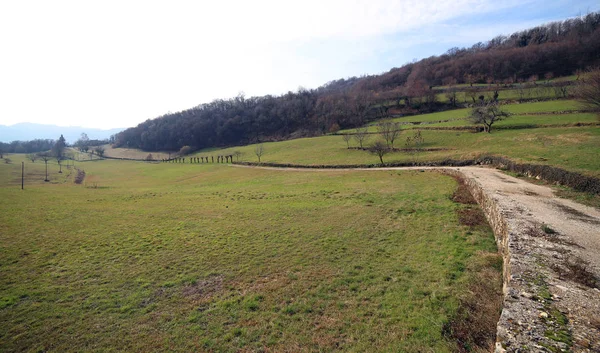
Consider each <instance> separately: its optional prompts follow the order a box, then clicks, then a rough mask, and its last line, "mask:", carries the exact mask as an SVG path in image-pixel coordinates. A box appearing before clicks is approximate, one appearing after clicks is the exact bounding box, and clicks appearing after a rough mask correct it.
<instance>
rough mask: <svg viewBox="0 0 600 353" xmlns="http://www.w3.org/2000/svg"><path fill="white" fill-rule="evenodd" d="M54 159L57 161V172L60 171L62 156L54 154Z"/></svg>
mask: <svg viewBox="0 0 600 353" xmlns="http://www.w3.org/2000/svg"><path fill="white" fill-rule="evenodd" d="M54 159H56V163H58V168H59V170H58V172H59V173H62V160H63V156H62V155H61V156H54Z"/></svg>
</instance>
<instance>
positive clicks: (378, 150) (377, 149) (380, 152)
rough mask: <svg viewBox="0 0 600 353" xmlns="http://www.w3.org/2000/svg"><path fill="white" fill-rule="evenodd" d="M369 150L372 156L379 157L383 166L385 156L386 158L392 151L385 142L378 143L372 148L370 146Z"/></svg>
mask: <svg viewBox="0 0 600 353" xmlns="http://www.w3.org/2000/svg"><path fill="white" fill-rule="evenodd" d="M368 150H369V152H371V153H372V154H374V155H377V157H379V160H380V161H381V164H383V156H385V155H386V154H387V153H388V152H389V151H390V149H389V148H388V146H387V144H385V143H384V142H383V141H376V142H375V143H373V144H372V145H371V146H369V148H368Z"/></svg>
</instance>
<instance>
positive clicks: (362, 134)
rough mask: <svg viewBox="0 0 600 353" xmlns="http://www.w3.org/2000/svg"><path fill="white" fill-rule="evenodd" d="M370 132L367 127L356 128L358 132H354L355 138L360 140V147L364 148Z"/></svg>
mask: <svg viewBox="0 0 600 353" xmlns="http://www.w3.org/2000/svg"><path fill="white" fill-rule="evenodd" d="M368 132H369V130H368V129H367V128H366V127H359V128H358V129H356V133H355V134H354V139H355V140H356V141H358V144H359V145H360V149H363V143H364V142H365V140H367V139H368V137H369V134H368Z"/></svg>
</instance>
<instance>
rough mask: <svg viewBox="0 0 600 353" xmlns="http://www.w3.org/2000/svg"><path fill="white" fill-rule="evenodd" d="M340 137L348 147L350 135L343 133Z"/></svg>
mask: <svg viewBox="0 0 600 353" xmlns="http://www.w3.org/2000/svg"><path fill="white" fill-rule="evenodd" d="M342 139H343V140H344V141H345V142H346V146H347V148H350V140H352V135H350V134H343V135H342Z"/></svg>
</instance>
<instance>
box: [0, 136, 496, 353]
mask: <svg viewBox="0 0 600 353" xmlns="http://www.w3.org/2000/svg"><path fill="white" fill-rule="evenodd" d="M338 138H339V137H338ZM336 141H337V139H336ZM339 142H341V140H340V141H339ZM274 145H275V144H274ZM11 158H12V159H13V160H14V161H15V163H13V164H9V165H5V164H2V165H0V199H2V202H1V203H0V253H1V254H2V256H1V257H0V350H1V351H5V352H10V351H60V352H75V351H107V352H109V351H181V352H189V351H203V350H204V351H206V350H212V351H239V350H263V349H267V350H272V351H282V350H292V351H334V350H348V351H373V350H376V351H390V352H396V351H435V352H449V351H452V350H453V347H454V345H453V343H452V342H449V341H448V340H447V339H446V338H445V337H443V336H442V333H441V332H442V325H443V323H444V322H446V321H447V320H448V319H449V318H450V317H452V316H453V315H454V314H455V311H456V309H457V305H458V300H457V298H458V297H459V296H461V295H462V294H463V293H464V292H465V291H466V290H467V288H468V281H469V278H470V275H469V268H471V267H472V264H474V263H477V262H478V261H479V260H478V258H479V256H480V255H481V254H485V253H488V252H495V251H496V250H495V242H494V239H493V236H492V234H491V231H490V229H489V228H487V227H477V228H472V227H466V226H462V225H460V224H459V223H458V219H457V215H456V211H457V210H458V209H459V208H461V207H462V205H458V204H455V203H453V202H452V201H451V200H450V198H449V196H450V194H451V193H452V192H453V190H454V189H455V187H456V182H455V181H454V180H453V179H451V178H449V177H446V176H443V175H440V174H436V173H433V172H426V173H419V172H410V171H405V172H377V171H364V172H358V171H356V172H342V171H327V172H325V171H321V172H318V171H308V172H284V171H269V170H259V169H247V168H234V167H227V166H222V165H210V166H208V165H190V164H186V165H181V164H150V163H142V162H125V161H95V162H80V163H76V166H77V167H79V168H84V169H85V171H86V173H87V178H86V179H87V183H86V184H85V185H75V184H73V183H72V181H71V179H70V178H72V175H71V176H69V177H67V173H64V174H63V175H60V176H59V175H57V173H56V168H55V166H54V168H51V170H50V172H51V174H50V180H51V182H50V183H44V182H43V181H41V180H42V179H43V175H40V171H43V165H42V164H39V163H38V162H36V163H35V164H31V163H27V164H26V170H27V172H28V176H27V180H26V187H25V190H20V189H19V185H20V183H19V178H18V175H19V170H20V163H19V162H20V159H22V156H18V155H12V156H11ZM51 167H53V166H51ZM40 176H41V177H40ZM86 185H87V186H86ZM93 186H95V187H93ZM498 275H499V272H498Z"/></svg>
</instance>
